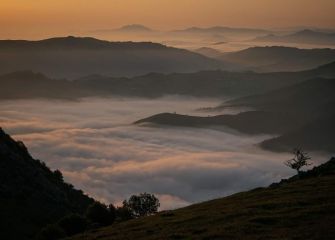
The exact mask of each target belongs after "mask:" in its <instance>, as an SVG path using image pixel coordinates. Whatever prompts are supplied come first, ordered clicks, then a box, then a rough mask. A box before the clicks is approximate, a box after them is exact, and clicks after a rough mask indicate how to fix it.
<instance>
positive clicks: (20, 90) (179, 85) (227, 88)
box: [0, 63, 335, 99]
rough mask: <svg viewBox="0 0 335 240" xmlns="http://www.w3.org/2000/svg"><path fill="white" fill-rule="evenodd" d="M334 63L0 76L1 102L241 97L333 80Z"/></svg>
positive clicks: (29, 73) (28, 73) (16, 73)
mask: <svg viewBox="0 0 335 240" xmlns="http://www.w3.org/2000/svg"><path fill="white" fill-rule="evenodd" d="M334 64H335V63H331V64H328V65H325V66H322V67H319V68H316V69H312V70H308V71H301V72H277V73H255V72H227V71H201V72H195V73H173V74H160V73H150V74H146V75H143V76H138V77H132V78H126V77H124V78H115V77H106V76H101V75H89V76H86V77H84V78H79V79H76V80H74V81H68V80H65V79H59V80H55V79H52V78H49V77H47V76H45V75H43V74H39V73H34V72H32V71H22V72H14V73H11V74H5V75H2V76H0V84H1V88H0V99H18V98H60V99H78V98H82V97H89V96H102V97H105V96H126V97H145V98H157V97H162V96H164V95H187V96H195V97H217V98H223V97H224V98H226V97H241V96H248V95H252V94H260V93H265V92H267V91H270V90H275V89H279V88H283V87H286V86H290V85H293V84H296V83H300V82H303V81H304V80H306V79H311V78H317V77H324V78H334V77H335V68H334Z"/></svg>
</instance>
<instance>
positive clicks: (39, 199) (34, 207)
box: [0, 128, 94, 240]
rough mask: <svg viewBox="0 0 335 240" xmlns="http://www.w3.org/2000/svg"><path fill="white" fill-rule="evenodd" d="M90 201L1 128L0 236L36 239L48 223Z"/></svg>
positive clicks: (83, 208)
mask: <svg viewBox="0 0 335 240" xmlns="http://www.w3.org/2000/svg"><path fill="white" fill-rule="evenodd" d="M93 202H94V200H93V199H92V198H90V197H88V196H86V195H84V194H83V192H82V191H80V190H76V189H74V188H73V186H72V185H70V184H67V183H65V182H64V181H63V177H62V174H61V173H60V172H59V171H51V170H50V169H49V168H48V167H47V166H46V165H45V164H44V163H43V162H41V161H39V160H35V159H33V158H32V157H31V155H30V154H29V152H28V150H27V148H26V147H25V145H24V144H23V143H22V142H20V141H15V140H14V139H12V138H11V137H10V136H9V135H7V134H6V133H5V132H4V131H3V130H2V129H1V128H0V213H1V219H0V223H1V224H0V236H1V239H7V240H14V239H20V240H28V239H35V235H36V233H37V232H38V231H40V230H41V228H43V227H44V226H46V225H47V224H51V223H55V222H56V221H58V220H59V219H60V218H62V217H64V216H65V215H68V214H70V213H77V214H83V213H84V212H85V211H86V209H87V207H88V206H89V205H90V204H92V203H93Z"/></svg>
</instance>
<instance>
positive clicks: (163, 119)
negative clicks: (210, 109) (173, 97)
mask: <svg viewBox="0 0 335 240" xmlns="http://www.w3.org/2000/svg"><path fill="white" fill-rule="evenodd" d="M145 123H153V124H161V125H169V126H179V127H199V128H211V127H219V126H226V127H230V128H232V129H235V130H238V131H240V132H243V133H247V134H261V133H271V134H279V133H283V132H287V131H289V130H292V125H294V126H297V125H298V126H299V125H301V124H302V121H301V120H298V119H295V118H294V117H293V116H288V115H287V114H284V113H275V112H262V111H248V112H243V113H239V114H236V115H216V116H209V117H198V116H188V115H181V114H175V113H160V114H157V115H153V116H150V117H148V118H144V119H141V120H138V121H136V122H135V124H145Z"/></svg>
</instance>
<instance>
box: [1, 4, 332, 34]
mask: <svg viewBox="0 0 335 240" xmlns="http://www.w3.org/2000/svg"><path fill="white" fill-rule="evenodd" d="M0 5H1V6H0V28H1V33H0V37H1V38H6V39H7V38H24V39H38V38H45V37H50V36H56V35H69V34H76V35H84V33H85V32H87V31H90V30H96V29H111V28H116V27H119V26H121V25H126V24H132V23H140V24H144V25H148V26H149V27H152V28H155V29H158V30H172V29H178V28H184V27H189V26H200V27H206V26H213V25H226V26H230V27H237V26H238V27H262V28H281V27H289V26H291V27H293V26H314V27H323V28H334V27H335V16H334V14H333V13H334V10H335V2H334V1H333V0H319V1H318V2H317V3H316V2H315V1H314V0H294V1H292V0H282V1H276V0H252V1H244V0H206V1H205V0H198V1H192V0H178V1H177V0H160V1H156V0H113V1H110V0H96V1H87V0H59V1H51V0H34V1H33V0H25V1H22V0H2V1H1V3H0ZM171 16H173V17H171Z"/></svg>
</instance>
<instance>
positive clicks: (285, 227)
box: [70, 158, 335, 240]
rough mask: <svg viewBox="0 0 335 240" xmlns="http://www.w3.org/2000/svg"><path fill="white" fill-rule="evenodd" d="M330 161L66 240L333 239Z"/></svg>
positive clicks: (334, 194)
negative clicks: (263, 184) (298, 173)
mask: <svg viewBox="0 0 335 240" xmlns="http://www.w3.org/2000/svg"><path fill="white" fill-rule="evenodd" d="M334 221H335V158H332V159H331V160H330V161H329V162H327V163H325V164H323V165H321V166H319V167H316V168H314V169H313V170H310V171H308V172H306V173H304V174H302V175H301V176H300V177H297V176H294V177H292V178H290V179H289V180H285V181H282V182H280V183H277V184H272V185H271V186H270V187H268V188H258V189H254V190H251V191H248V192H242V193H237V194H234V195H232V196H229V197H225V198H221V199H216V200H212V201H208V202H204V203H199V204H195V205H192V206H189V207H186V208H182V209H177V210H173V211H163V212H161V213H159V214H157V215H155V216H150V217H145V218H140V219H136V220H131V221H128V222H123V223H118V224H115V225H113V226H111V227H107V228H102V229H96V230H94V231H91V232H87V233H85V234H82V235H78V236H75V237H73V238H70V239H72V240H77V239H78V240H79V239H86V240H93V239H101V240H107V239H108V240H119V239H120V240H121V239H122V240H124V239H138V240H141V239H143V240H144V239H145V240H153V239H160V240H165V239H202V240H207V239H208V240H216V239H217V240H218V239H220V240H221V239H231V240H234V239H245V240H255V239H257V240H260V239H273V240H279V239H296V240H304V239H311V240H314V239H315V240H316V239H318V240H319V239H332V238H333V236H334V234H335V229H334V228H333V225H332V223H333V222H334Z"/></svg>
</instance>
